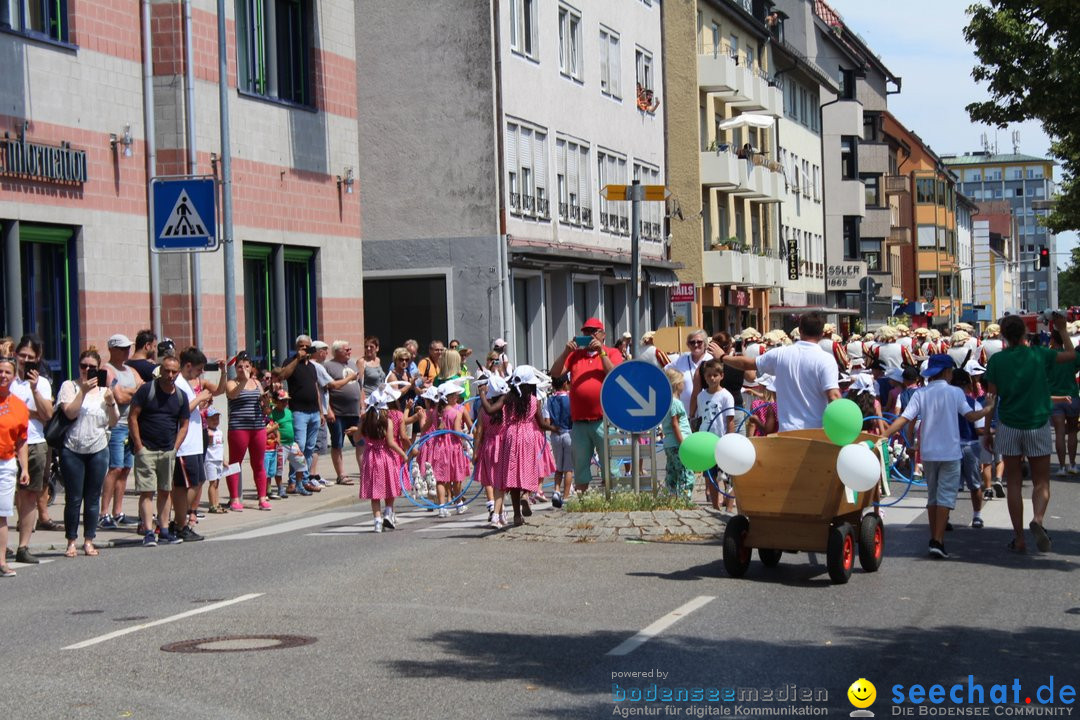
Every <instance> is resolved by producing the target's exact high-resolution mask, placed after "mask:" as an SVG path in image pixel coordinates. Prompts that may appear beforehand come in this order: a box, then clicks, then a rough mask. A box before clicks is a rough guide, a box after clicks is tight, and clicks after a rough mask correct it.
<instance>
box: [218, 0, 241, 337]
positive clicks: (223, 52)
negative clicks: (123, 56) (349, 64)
mask: <svg viewBox="0 0 1080 720" xmlns="http://www.w3.org/2000/svg"><path fill="white" fill-rule="evenodd" d="M217 13H218V17H217V21H218V103H219V105H220V115H221V213H222V228H221V232H222V235H223V236H224V237H223V238H222V240H223V241H224V245H225V258H224V259H225V356H226V357H228V358H233V357H235V356H236V345H237V338H236V258H235V257H234V255H233V253H234V251H235V248H234V247H233V217H232V148H231V147H230V143H229V55H228V50H227V46H226V34H225V0H217Z"/></svg>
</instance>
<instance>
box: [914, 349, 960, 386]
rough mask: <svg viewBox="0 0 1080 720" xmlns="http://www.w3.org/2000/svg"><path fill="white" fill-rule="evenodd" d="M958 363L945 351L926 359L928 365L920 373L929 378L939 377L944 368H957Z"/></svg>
mask: <svg viewBox="0 0 1080 720" xmlns="http://www.w3.org/2000/svg"><path fill="white" fill-rule="evenodd" d="M955 367H956V363H955V362H954V361H953V359H952V358H951V357H949V356H948V355H947V354H945V353H941V354H939V355H931V356H930V358H929V359H928V360H927V361H926V367H925V368H924V369H923V371H922V372H921V373H919V374H920V375H922V376H923V377H924V378H926V379H927V380H929V379H930V378H934V377H937V376H938V375H939V374H940V373H941V371H942V370H948V369H949V368H955Z"/></svg>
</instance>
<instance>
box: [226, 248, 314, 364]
mask: <svg viewBox="0 0 1080 720" xmlns="http://www.w3.org/2000/svg"><path fill="white" fill-rule="evenodd" d="M276 252H281V253H284V254H285V257H284V266H285V273H284V277H282V278H278V277H277V273H276V270H275V266H276V263H275V258H274V254H275V253H276ZM279 288H280V290H279ZM275 302H281V303H284V310H285V327H283V328H282V327H278V321H277V307H276V306H275ZM244 327H245V338H244V339H245V341H246V345H245V349H246V350H247V351H248V353H249V354H250V355H251V357H252V359H254V360H255V362H256V363H258V364H260V365H261V366H263V367H269V366H271V365H274V364H279V363H281V362H282V361H284V358H282V357H278V353H277V347H278V346H281V347H284V348H286V352H287V351H288V348H291V347H292V345H293V340H294V339H295V338H296V336H297V335H310V336H312V337H316V336H317V334H318V327H317V322H316V313H315V252H314V251H313V250H309V249H307V248H291V247H284V246H273V245H261V244H257V243H245V244H244Z"/></svg>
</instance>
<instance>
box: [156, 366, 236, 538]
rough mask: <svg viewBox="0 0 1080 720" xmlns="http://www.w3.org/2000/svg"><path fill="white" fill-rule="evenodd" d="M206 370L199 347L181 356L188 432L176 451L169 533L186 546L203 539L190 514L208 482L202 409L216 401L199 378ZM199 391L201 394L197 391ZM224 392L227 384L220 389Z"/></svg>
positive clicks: (180, 386) (179, 378)
mask: <svg viewBox="0 0 1080 720" xmlns="http://www.w3.org/2000/svg"><path fill="white" fill-rule="evenodd" d="M205 366H206V355H204V354H203V352H202V351H201V350H199V348H197V347H189V348H187V349H186V350H184V351H183V352H181V353H180V374H179V375H178V376H177V377H176V389H177V390H180V391H181V392H182V393H183V397H184V400H185V402H186V403H187V406H188V430H187V435H185V436H184V441H183V442H182V443H181V444H180V447H179V448H177V450H176V468H175V469H174V470H173V489H172V501H173V512H174V517H175V526H174V528H175V529H174V528H170V529H169V530H170V532H172V533H173V534H175V535H176V536H177V537H179V538H180V539H181V540H183V541H184V542H196V541H198V540H202V539H203V536H202V535H200V534H198V533H197V532H195V528H194V527H192V526H191V525H189V524H188V510H189V509H192V508H193V506H194V505H196V504H197V502H198V500H197V498H198V496H199V490H200V489H201V486H202V484H203V481H205V480H206V466H205V464H204V462H203V452H204V450H205V447H204V446H203V422H202V406H203V404H204V403H209V402H211V401H212V400H213V399H214V391H213V390H211V389H210V388H208V387H206V386H205V385H204V384H203V383H202V382H200V378H201V376H202V373H203V368H204V367H205ZM195 387H198V388H199V390H198V392H196V391H195ZM218 387H220V389H221V390H222V391H223V390H224V389H225V383H220V384H219V385H218V386H216V387H215V388H214V389H215V390H217V388H218Z"/></svg>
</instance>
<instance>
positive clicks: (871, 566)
mask: <svg viewBox="0 0 1080 720" xmlns="http://www.w3.org/2000/svg"><path fill="white" fill-rule="evenodd" d="M884 553H885V524H884V523H883V522H881V516H880V515H878V514H877V513H870V514H868V515H863V518H862V521H861V522H860V523H859V564H860V565H862V568H863V570H865V571H866V572H876V571H877V569H878V568H879V567H881V558H882V555H884Z"/></svg>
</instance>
